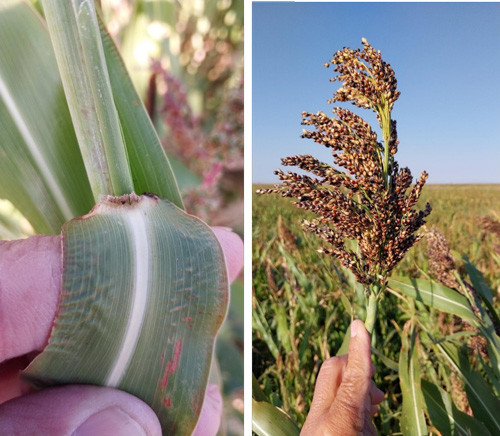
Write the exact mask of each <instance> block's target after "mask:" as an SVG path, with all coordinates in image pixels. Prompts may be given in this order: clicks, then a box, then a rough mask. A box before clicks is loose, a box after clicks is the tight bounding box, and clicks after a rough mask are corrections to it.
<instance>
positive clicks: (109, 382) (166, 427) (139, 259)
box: [25, 195, 229, 436]
mask: <svg viewBox="0 0 500 436" xmlns="http://www.w3.org/2000/svg"><path fill="white" fill-rule="evenodd" d="M125 197H127V198H130V204H129V203H128V202H129V200H128V199H127V198H125ZM125 197H120V198H115V197H113V198H111V199H109V198H106V199H104V200H103V202H101V203H99V204H98V205H97V206H96V207H95V208H94V209H93V211H92V212H91V213H89V214H88V215H86V216H84V217H81V218H77V219H74V220H72V221H70V222H68V223H67V224H66V225H65V226H64V231H63V236H64V237H63V280H62V291H61V302H60V305H59V312H58V315H57V318H56V320H55V323H54V325H55V327H54V329H53V331H52V334H51V337H50V339H49V345H48V346H47V347H46V348H45V350H44V351H43V352H42V353H41V354H40V355H39V356H38V357H37V358H36V359H35V360H34V361H33V362H32V363H31V365H30V366H29V368H28V369H27V370H26V373H25V375H26V377H27V378H28V379H29V380H30V381H32V382H33V383H34V384H36V385H37V386H41V387H44V386H51V385H58V384H74V383H85V384H94V385H102V386H110V387H116V388H118V389H122V390H125V391H127V392H129V393H131V394H133V395H135V396H137V397H139V398H141V399H142V400H143V401H145V402H146V403H147V404H149V405H150V406H151V407H152V408H153V410H154V411H155V412H156V414H157V415H158V417H159V419H160V422H161V424H162V429H163V432H164V434H165V435H172V436H174V435H186V434H191V432H192V430H193V429H194V426H195V425H196V422H197V420H198V416H199V414H200V411H201V407H202V404H203V401H204V396H205V389H206V385H207V380H208V375H209V370H210V363H211V356H212V354H213V350H214V341H215V336H216V334H217V332H218V330H219V328H220V325H221V323H222V321H223V319H224V316H225V314H226V311H227V305H228V298H229V297H228V294H229V284H228V277H227V271H226V265H225V260H224V254H223V252H222V249H221V247H220V245H219V243H218V241H217V239H216V237H215V235H214V234H213V232H212V230H211V229H210V228H209V227H208V226H207V225H206V224H204V223H203V222H201V221H200V220H198V219H197V218H195V217H193V216H191V215H187V214H186V213H185V212H183V211H182V210H180V209H179V208H177V207H176V206H175V205H173V204H172V203H171V202H169V201H167V200H161V199H158V198H157V197H148V196H142V197H137V196H136V195H131V196H125ZM122 203H123V204H122ZM104 236H106V237H104Z"/></svg>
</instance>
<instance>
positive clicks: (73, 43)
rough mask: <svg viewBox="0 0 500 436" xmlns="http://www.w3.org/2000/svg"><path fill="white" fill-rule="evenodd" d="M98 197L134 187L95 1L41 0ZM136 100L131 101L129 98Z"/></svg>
mask: <svg viewBox="0 0 500 436" xmlns="http://www.w3.org/2000/svg"><path fill="white" fill-rule="evenodd" d="M42 6H43V10H44V14H45V19H46V21H47V27H48V30H49V34H50V38H51V41H52V45H53V47H54V52H55V55H56V59H57V64H58V67H59V72H60V75H61V80H62V83H63V86H64V91H65V95H66V99H67V101H68V106H69V110H70V113H71V119H72V120H73V125H74V127H75V131H76V136H77V138H78V144H79V146H80V150H81V154H82V156H83V161H84V163H85V168H86V170H87V176H88V178H89V181H90V185H91V187H92V192H93V194H94V199H95V201H96V202H98V201H99V199H100V197H101V196H102V195H124V194H129V193H131V192H132V191H133V189H134V187H133V183H132V176H131V173H130V168H129V162H128V156H127V152H126V148H125V143H124V140H123V136H122V132H121V125H120V121H119V118H118V111H117V109H116V107H115V103H114V100H113V92H112V90H111V83H110V77H109V73H108V69H107V66H106V61H105V58H104V49H103V46H102V41H101V37H100V31H99V24H98V21H97V15H96V11H95V8H94V2H93V0H85V1H84V0H68V1H64V2H60V1H54V0H42ZM129 104H132V102H129Z"/></svg>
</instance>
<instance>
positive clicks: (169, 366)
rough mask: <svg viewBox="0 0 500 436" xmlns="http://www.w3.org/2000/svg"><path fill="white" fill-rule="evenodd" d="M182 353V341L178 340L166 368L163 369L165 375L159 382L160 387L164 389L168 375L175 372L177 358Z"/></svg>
mask: <svg viewBox="0 0 500 436" xmlns="http://www.w3.org/2000/svg"><path fill="white" fill-rule="evenodd" d="M181 351H182V340H178V341H177V342H176V343H175V348H174V356H173V357H172V359H170V360H169V361H168V362H167V366H166V367H165V374H164V375H163V378H162V379H161V381H160V386H162V387H165V386H167V383H168V378H169V377H170V374H173V373H174V372H175V371H176V370H177V364H178V363H179V357H180V355H181Z"/></svg>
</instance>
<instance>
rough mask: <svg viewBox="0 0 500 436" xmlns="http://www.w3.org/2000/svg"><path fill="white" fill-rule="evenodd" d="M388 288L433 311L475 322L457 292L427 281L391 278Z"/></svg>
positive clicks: (468, 307)
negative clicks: (436, 310) (431, 308)
mask: <svg viewBox="0 0 500 436" xmlns="http://www.w3.org/2000/svg"><path fill="white" fill-rule="evenodd" d="M388 283H389V286H390V287H391V288H393V289H398V290H399V291H401V292H402V293H403V294H405V295H407V296H409V297H411V298H414V299H415V300H417V301H420V302H422V303H424V304H425V305H427V306H430V307H433V308H434V309H438V310H441V311H443V312H447V313H451V314H453V315H457V316H459V317H461V318H463V319H466V320H470V321H477V318H476V316H475V315H474V312H473V311H472V309H471V307H470V304H469V302H468V301H467V299H466V298H465V297H464V296H463V295H460V294H459V293H458V292H457V291H454V290H453V289H450V288H447V287H446V286H444V285H441V284H439V283H436V282H432V281H429V280H415V279H409V278H406V277H393V278H391V279H389V280H388Z"/></svg>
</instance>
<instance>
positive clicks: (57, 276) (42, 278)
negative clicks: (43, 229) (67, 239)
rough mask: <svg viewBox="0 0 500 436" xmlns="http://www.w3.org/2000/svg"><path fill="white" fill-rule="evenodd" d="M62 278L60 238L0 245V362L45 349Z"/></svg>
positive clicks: (39, 238) (7, 242)
mask: <svg viewBox="0 0 500 436" xmlns="http://www.w3.org/2000/svg"><path fill="white" fill-rule="evenodd" d="M61 274H62V260H61V239H60V237H59V236H40V235H38V236H32V237H31V238H28V239H23V240H21V241H4V242H2V243H0V302H1V305H0V332H1V335H0V362H2V361H4V360H6V359H10V358H12V357H17V356H21V355H24V354H26V353H28V352H30V351H33V350H40V349H42V348H43V347H44V346H45V344H46V343H47V340H48V337H49V334H50V330H51V328H52V322H53V320H54V317H55V313H56V308H57V303H58V300H59V288H60V284H61Z"/></svg>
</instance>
